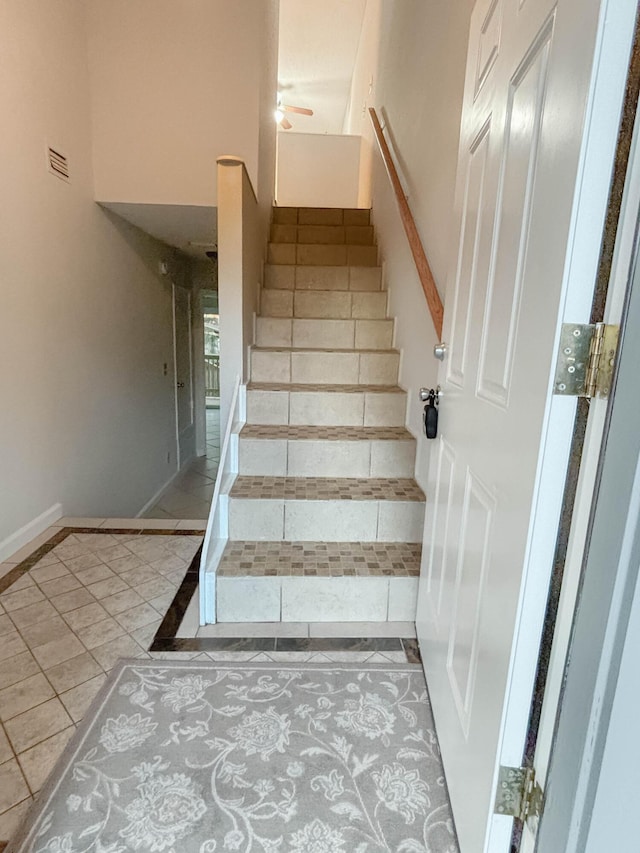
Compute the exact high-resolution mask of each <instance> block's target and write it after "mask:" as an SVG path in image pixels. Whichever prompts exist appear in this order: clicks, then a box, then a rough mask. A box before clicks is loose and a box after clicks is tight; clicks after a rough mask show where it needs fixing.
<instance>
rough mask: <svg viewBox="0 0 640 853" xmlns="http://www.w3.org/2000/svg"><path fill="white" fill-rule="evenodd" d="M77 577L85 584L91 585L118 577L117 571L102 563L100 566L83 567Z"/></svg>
mask: <svg viewBox="0 0 640 853" xmlns="http://www.w3.org/2000/svg"><path fill="white" fill-rule="evenodd" d="M76 577H77V579H78V580H79V581H80V583H81V584H82V585H83V586H86V587H89V586H92V585H93V584H96V583H100V582H101V581H106V580H109V579H110V578H115V577H117V576H116V574H115V572H112V571H111V569H110V568H109V566H105V565H104V563H100V565H99V566H93V567H92V568H90V569H83V570H82V571H80V572H77V573H76Z"/></svg>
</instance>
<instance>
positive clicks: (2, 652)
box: [0, 631, 27, 661]
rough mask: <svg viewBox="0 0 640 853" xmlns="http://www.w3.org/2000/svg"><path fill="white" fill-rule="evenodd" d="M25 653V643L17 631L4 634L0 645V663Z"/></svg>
mask: <svg viewBox="0 0 640 853" xmlns="http://www.w3.org/2000/svg"><path fill="white" fill-rule="evenodd" d="M26 651H27V646H26V643H25V642H24V640H23V639H22V637H21V636H20V634H18V632H17V631H13V633H11V634H5V635H4V637H3V638H2V642H1V643H0V661H5V660H9V659H10V658H13V657H15V656H16V655H19V654H22V653H23V652H26Z"/></svg>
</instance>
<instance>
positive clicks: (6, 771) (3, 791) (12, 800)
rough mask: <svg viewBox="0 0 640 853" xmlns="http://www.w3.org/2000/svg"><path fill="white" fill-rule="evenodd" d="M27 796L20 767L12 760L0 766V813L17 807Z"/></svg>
mask: <svg viewBox="0 0 640 853" xmlns="http://www.w3.org/2000/svg"><path fill="white" fill-rule="evenodd" d="M28 796H29V788H28V787H27V783H26V780H25V778H24V776H23V775H22V770H21V769H20V765H19V764H18V762H17V761H16V760H15V758H12V759H11V760H10V761H5V763H4V764H2V765H0V812H6V811H7V810H8V809H10V808H12V807H13V806H15V805H17V804H18V803H19V802H21V801H22V800H24V799H25V798H26V797H28Z"/></svg>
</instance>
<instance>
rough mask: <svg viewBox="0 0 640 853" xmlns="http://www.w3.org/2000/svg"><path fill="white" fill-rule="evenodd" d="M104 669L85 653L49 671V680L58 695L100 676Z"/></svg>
mask: <svg viewBox="0 0 640 853" xmlns="http://www.w3.org/2000/svg"><path fill="white" fill-rule="evenodd" d="M101 672H102V668H101V667H100V665H99V664H98V663H97V662H96V661H95V660H94V658H93V657H92V656H91V655H90V654H89V652H83V653H82V654H80V655H77V656H76V657H74V658H71V659H70V660H66V661H64V662H63V663H59V664H58V665H57V666H54V667H52V668H51V669H48V670H47V678H48V679H49V681H50V682H51V684H52V685H53V687H54V688H55V690H56V691H57V692H58V693H63V692H64V691H65V690H70V689H71V688H72V687H76V686H77V685H78V684H82V683H83V682H84V681H89V679H90V678H94V677H95V676H96V675H100V674H101Z"/></svg>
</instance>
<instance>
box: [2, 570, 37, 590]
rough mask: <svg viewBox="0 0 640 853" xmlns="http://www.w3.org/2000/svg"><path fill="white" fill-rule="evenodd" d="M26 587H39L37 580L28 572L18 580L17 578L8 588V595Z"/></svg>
mask: <svg viewBox="0 0 640 853" xmlns="http://www.w3.org/2000/svg"><path fill="white" fill-rule="evenodd" d="M26 589H37V587H36V584H35V581H33V580H31V575H30V574H29V573H28V572H26V573H25V574H23V575H22V576H21V577H19V578H18V580H15V581H14V582H13V583H12V584H11V586H10V587H9V588H8V590H7V592H6V595H9V594H11V593H14V592H18V590H26Z"/></svg>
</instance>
